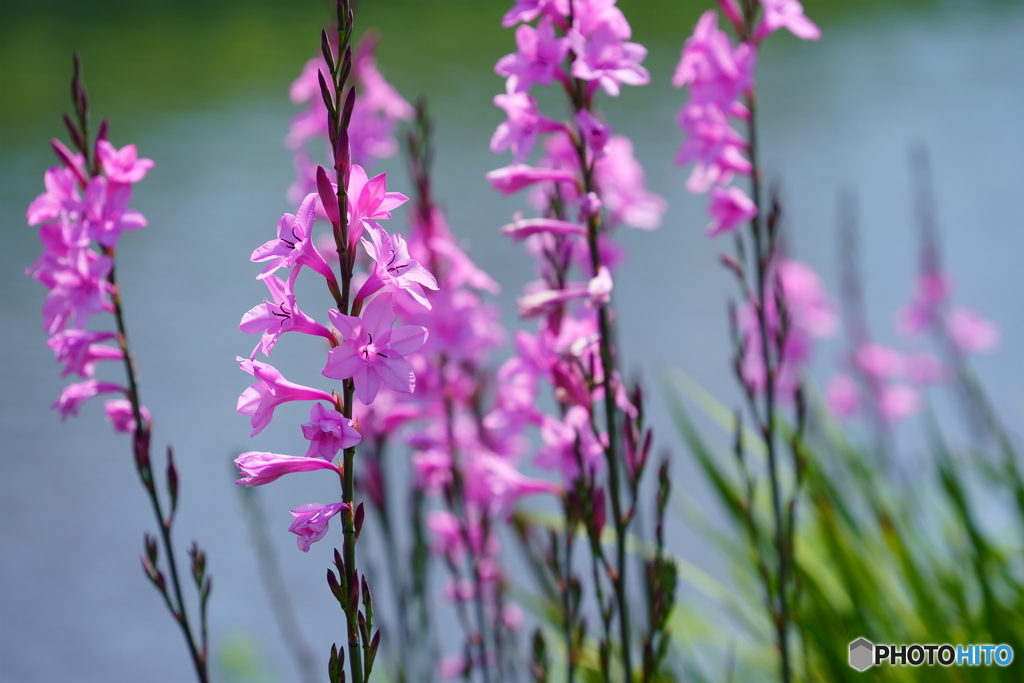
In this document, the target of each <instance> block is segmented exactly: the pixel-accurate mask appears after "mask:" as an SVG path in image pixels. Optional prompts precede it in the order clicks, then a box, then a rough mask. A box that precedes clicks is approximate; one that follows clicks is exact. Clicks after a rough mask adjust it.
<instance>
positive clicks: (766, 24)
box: [754, 0, 821, 42]
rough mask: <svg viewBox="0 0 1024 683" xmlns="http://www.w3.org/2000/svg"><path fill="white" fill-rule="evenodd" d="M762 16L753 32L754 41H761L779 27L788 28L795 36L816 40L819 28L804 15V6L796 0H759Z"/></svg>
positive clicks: (819, 34)
mask: <svg viewBox="0 0 1024 683" xmlns="http://www.w3.org/2000/svg"><path fill="white" fill-rule="evenodd" d="M761 6H762V7H764V18H763V19H762V20H761V24H760V25H759V26H758V27H757V30H756V31H755V32H754V41H755V42H761V41H762V40H764V39H765V37H766V36H768V35H769V34H771V33H774V32H775V31H778V30H779V29H780V28H785V29H789V31H790V33H792V34H793V35H794V36H796V37H797V38H801V39H803V40H818V39H819V38H821V29H819V28H818V27H817V26H816V25H815V24H814V22H813V21H811V20H810V19H808V18H807V17H805V16H804V6H803V5H801V4H800V3H799V1H798V0H761Z"/></svg>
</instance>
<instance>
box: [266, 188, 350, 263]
mask: <svg viewBox="0 0 1024 683" xmlns="http://www.w3.org/2000/svg"><path fill="white" fill-rule="evenodd" d="M318 201H320V197H319V196H318V195H317V193H315V192H312V193H310V194H308V195H306V198H305V199H304V200H302V204H301V205H300V206H299V210H298V212H297V213H296V214H295V215H292V214H290V213H286V214H284V215H283V216H281V220H279V221H278V222H277V239H274V240H270V241H269V242H266V243H264V244H263V245H261V246H259V247H257V248H256V250H255V251H253V252H252V256H251V257H250V258H249V260H250V261H254V262H257V263H260V262H263V261H270V263H268V264H267V266H266V267H265V268H264V269H263V270H262V271H261V272H260V274H259V276H258V278H259V279H263V278H265V277H267V276H269V275H270V274H272V273H274V272H275V271H277V269H278V268H291V267H293V266H308V267H310V268H312V269H313V270H315V271H316V272H318V273H320V274H321V275H323V276H324V277H325V278H327V280H328V282H332V283H334V282H337V279H336V278H335V277H334V272H333V271H332V270H331V267H330V266H328V265H327V261H325V260H324V257H323V256H322V255H321V254H320V252H319V251H317V248H316V245H315V244H314V241H313V234H312V232H313V221H314V220H315V219H316V206H317V202H318Z"/></svg>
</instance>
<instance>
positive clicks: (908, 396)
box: [875, 384, 921, 424]
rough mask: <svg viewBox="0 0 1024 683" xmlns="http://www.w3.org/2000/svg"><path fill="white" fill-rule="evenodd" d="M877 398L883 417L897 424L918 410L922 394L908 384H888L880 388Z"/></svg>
mask: <svg viewBox="0 0 1024 683" xmlns="http://www.w3.org/2000/svg"><path fill="white" fill-rule="evenodd" d="M875 400H876V401H877V402H878V412H879V414H880V415H881V416H882V419H884V420H885V421H886V422H888V423H889V424H895V423H897V422H899V421H900V420H902V419H904V418H906V417H910V416H911V415H913V414H914V413H916V412H917V409H918V406H919V405H920V403H921V396H920V394H918V393H917V391H915V390H914V389H913V388H911V387H909V386H907V385H906V384H886V385H884V386H883V387H881V388H880V389H879V390H878V395H877V396H876V397H875Z"/></svg>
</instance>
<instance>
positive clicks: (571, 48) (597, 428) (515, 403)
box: [485, 0, 674, 676]
mask: <svg viewBox="0 0 1024 683" xmlns="http://www.w3.org/2000/svg"><path fill="white" fill-rule="evenodd" d="M529 22H535V24H533V25H531V23H529ZM503 23H504V25H505V26H513V25H516V24H519V26H518V27H517V28H516V36H515V37H516V46H517V48H518V49H517V51H516V52H514V53H512V54H509V55H507V56H505V57H502V58H501V59H500V60H498V63H497V64H496V66H495V72H496V73H497V74H498V75H500V76H503V77H505V79H506V81H505V93H504V94H500V95H497V96H496V97H495V98H494V103H495V105H497V106H498V107H500V108H501V109H503V110H504V111H505V113H506V114H507V120H506V121H504V122H503V123H501V124H500V125H499V126H498V128H497V130H496V131H495V133H494V136H493V137H492V139H491V149H492V151H494V152H503V151H505V150H509V151H511V153H512V164H511V165H509V166H506V167H504V168H500V169H497V170H495V171H491V172H490V173H488V174H487V178H488V180H489V181H490V182H491V185H492V186H493V187H494V188H495V189H496V190H499V191H500V192H502V193H504V194H512V193H515V192H518V191H520V190H523V189H527V188H529V190H530V192H529V200H530V202H531V203H532V205H533V206H534V207H535V208H536V209H537V211H538V212H539V213H540V215H539V216H538V217H536V218H523V217H522V215H520V214H517V215H516V216H515V217H514V218H513V221H512V222H511V223H510V224H508V225H506V226H504V227H503V228H502V232H503V233H504V234H506V235H507V236H509V237H511V238H512V239H513V240H515V241H517V242H523V243H525V246H526V248H527V250H528V251H529V253H530V254H531V255H532V256H533V257H534V258H535V259H536V260H537V262H538V274H539V279H538V280H537V281H535V282H533V283H530V284H529V285H527V287H526V290H525V292H524V293H523V296H521V297H520V298H519V300H518V304H519V314H520V317H522V318H524V319H537V320H538V327H537V329H536V331H534V332H529V331H526V330H520V331H519V332H517V333H516V337H515V343H516V344H515V345H516V349H515V350H516V353H515V355H514V356H513V357H512V358H510V359H509V360H508V361H506V362H505V363H504V364H503V365H502V366H501V368H500V369H499V370H498V387H497V397H496V405H495V407H494V408H493V409H492V410H491V411H490V412H489V413H488V414H487V416H486V418H485V424H486V425H490V426H493V427H494V428H501V429H505V430H510V431H512V432H514V433H521V432H523V431H524V430H525V429H526V428H534V429H536V430H537V431H538V432H539V435H540V439H541V443H542V446H541V448H540V450H539V451H538V452H537V454H536V457H535V459H534V464H535V465H537V466H539V467H541V468H542V469H546V470H549V471H554V472H556V473H557V474H558V476H559V478H560V480H561V488H562V490H563V491H564V494H563V496H562V503H563V508H564V513H565V518H566V523H567V525H566V530H565V532H564V537H563V538H561V539H560V540H557V541H554V540H553V541H552V544H553V546H554V545H555V544H557V545H558V547H559V548H562V549H561V550H559V549H558V548H555V547H550V548H547V549H545V550H544V551H543V552H540V553H538V555H544V556H545V557H543V558H540V557H538V562H537V564H538V565H540V566H546V567H549V568H550V567H555V568H558V569H557V570H556V574H557V575H555V576H553V577H552V579H553V581H554V583H555V584H557V585H560V586H562V588H561V589H560V590H562V591H563V592H564V595H563V599H562V601H561V602H562V605H563V610H564V613H563V614H562V615H561V619H562V620H563V621H564V629H565V632H566V633H567V634H568V635H567V642H566V646H567V648H568V658H569V659H570V660H573V659H575V658H577V657H578V656H579V652H580V647H581V646H582V639H583V637H584V635H583V633H584V627H583V624H582V622H581V621H580V617H579V600H580V594H579V591H578V590H575V591H574V589H572V588H571V586H573V585H577V586H578V580H577V578H576V576H575V574H574V573H573V572H574V570H573V569H572V568H571V566H570V564H569V563H568V562H569V561H568V560H567V561H566V562H567V563H566V564H560V563H559V562H558V561H552V558H557V557H559V556H562V555H568V556H570V557H571V555H572V552H571V548H572V544H573V537H574V536H575V535H576V528H577V527H578V526H583V527H584V529H585V530H586V536H587V538H588V539H589V546H590V551H591V557H592V561H593V562H594V566H595V570H594V571H595V575H596V572H597V569H596V567H599V566H603V567H605V568H606V569H607V570H608V574H607V575H608V577H610V578H609V584H610V585H609V586H608V590H610V591H612V593H613V594H614V595H615V596H616V598H615V600H616V601H617V602H616V605H617V609H608V610H606V609H605V606H604V600H603V598H601V597H600V596H601V595H602V590H603V588H602V587H601V586H600V585H599V586H595V587H594V589H595V591H597V593H596V595H597V598H598V602H599V603H600V604H601V605H602V614H601V616H602V625H603V629H604V630H603V633H602V638H601V643H602V651H603V652H604V654H603V655H602V657H604V658H605V659H604V660H603V662H602V666H605V667H607V666H608V661H607V659H606V658H607V656H608V652H609V649H610V648H611V647H612V646H611V643H612V638H613V635H612V633H611V631H612V623H613V621H618V624H619V629H620V630H619V634H618V636H616V640H617V641H618V644H617V645H616V646H615V647H617V648H619V650H620V651H621V656H622V658H623V661H624V663H625V665H626V667H627V670H631V664H630V662H631V657H632V654H631V652H630V650H631V649H632V647H633V645H632V637H631V635H630V628H631V627H630V619H631V616H630V612H631V611H632V610H631V609H630V606H629V604H627V602H626V600H627V599H626V592H627V589H626V586H627V581H626V578H625V572H626V566H625V562H624V546H622V541H621V540H620V542H618V544H617V547H616V549H615V551H614V552H612V551H607V550H605V549H604V548H603V545H602V543H601V541H600V537H601V533H602V530H603V528H604V525H605V523H606V522H610V523H611V524H612V526H613V527H614V530H615V531H616V533H617V535H618V538H619V539H623V538H624V537H625V535H626V529H627V527H628V525H629V523H630V520H631V519H632V518H633V516H634V514H635V512H636V501H637V491H638V487H639V481H640V477H641V475H642V473H643V470H644V466H645V464H646V462H647V456H648V453H649V449H650V444H651V439H650V430H645V429H644V428H643V426H642V425H643V421H642V411H641V406H640V404H641V399H640V396H641V394H640V391H639V389H637V390H636V391H635V392H632V393H630V392H628V391H627V389H626V387H625V384H624V382H623V381H622V379H621V378H620V376H619V373H618V371H617V370H616V359H615V355H616V349H615V347H614V345H613V343H612V336H613V335H612V327H613V325H614V323H615V319H614V312H613V310H612V308H611V306H610V303H611V293H612V289H613V285H614V272H615V269H616V267H617V266H618V265H619V263H620V262H621V261H622V251H621V249H620V248H619V247H618V246H617V245H616V244H615V242H614V241H613V240H612V230H613V229H614V228H615V227H616V226H618V225H626V226H630V227H634V228H639V229H644V230H650V229H654V228H657V227H658V226H659V225H660V222H661V216H662V214H663V213H664V211H665V202H664V200H662V199H661V198H660V197H658V196H657V195H655V194H653V193H651V192H650V191H648V190H647V188H646V185H645V179H644V171H643V168H642V167H641V165H640V164H639V162H637V160H636V159H635V158H634V156H633V145H632V143H631V141H630V140H629V139H628V138H626V137H624V136H621V135H613V132H612V128H611V126H610V125H608V124H607V123H606V122H605V121H604V119H603V118H602V117H601V115H600V113H599V112H598V111H597V109H596V108H595V99H596V95H597V93H598V92H599V91H603V92H604V93H605V94H606V95H609V96H612V97H616V96H618V95H619V94H620V92H621V86H622V85H644V84H646V83H648V82H649V80H650V76H649V74H648V72H647V70H646V69H645V68H644V67H643V66H642V62H643V60H644V58H645V56H646V53H647V50H646V49H645V48H644V47H643V46H642V45H640V44H639V43H635V42H630V40H629V39H630V37H631V34H632V29H631V27H630V25H629V22H628V21H627V20H626V17H625V16H624V15H623V13H622V11H621V10H620V9H619V8H618V7H616V4H615V1H614V0H562V1H559V0H554V1H550V0H549V1H545V0H517V2H516V4H515V6H514V7H513V8H512V9H511V10H510V11H509V12H508V13H507V14H506V15H505V17H504V20H503ZM535 85H541V86H551V85H555V86H560V87H561V89H562V90H564V92H565V95H566V98H567V100H568V103H569V105H570V112H571V114H572V116H571V118H570V119H569V120H567V121H557V120H553V119H551V118H548V117H546V116H544V115H543V114H542V113H541V112H540V109H539V107H538V104H537V101H536V100H535V99H534V98H533V97H532V96H531V95H530V91H531V89H532V88H533V87H534V86H535ZM541 140H542V143H541V145H540V147H541V148H542V150H543V153H542V155H541V156H540V158H539V160H538V161H537V162H536V164H535V165H531V164H529V163H527V162H528V159H529V158H530V156H531V154H532V153H533V150H534V148H535V147H536V146H537V142H538V141H541ZM544 386H547V387H550V390H551V392H552V394H553V397H554V399H555V404H556V406H557V409H556V410H555V411H554V413H548V412H545V411H544V410H542V409H541V407H540V406H541V405H543V402H544V401H543V399H542V396H543V393H542V388H543V387H544ZM627 496H629V497H630V498H629V501H628V502H627V499H626V498H627ZM608 500H610V508H611V509H610V512H609V513H606V510H608V508H609V505H608V503H607V502H606V501H608ZM659 554H660V553H659ZM659 566H660V565H659ZM672 585H673V587H674V583H673V584H672ZM648 635H649V636H650V637H652V638H653V637H655V636H654V635H653V634H651V633H649V634H648ZM655 660H656V658H654V657H653V655H652V656H651V658H650V659H649V660H648V661H647V663H645V667H651V666H655ZM646 670H647V669H646V668H645V671H646ZM570 671H571V669H570ZM570 676H572V673H570Z"/></svg>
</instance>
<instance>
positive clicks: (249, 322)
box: [238, 270, 334, 357]
mask: <svg viewBox="0 0 1024 683" xmlns="http://www.w3.org/2000/svg"><path fill="white" fill-rule="evenodd" d="M297 275H298V270H294V271H292V274H291V276H290V277H289V278H288V279H287V280H281V279H280V278H279V277H277V276H276V275H268V276H266V277H265V278H263V282H264V283H266V285H267V288H268V289H269V290H270V297H271V301H267V300H266V299H264V300H263V303H262V304H258V305H256V306H253V307H252V308H250V309H249V310H248V311H246V313H245V315H243V316H242V322H241V323H240V324H239V325H238V329H240V330H241V331H242V332H245V333H246V334H255V333H256V332H262V333H263V336H262V338H261V339H260V343H259V344H257V345H256V348H254V349H253V350H252V357H254V356H255V355H256V351H257V350H260V349H262V351H263V355H265V356H270V352H271V351H272V350H273V349H274V345H276V344H277V340H278V339H280V338H281V335H282V334H284V333H285V332H302V333H303V334H310V335H315V336H319V337H323V338H324V339H327V340H328V341H330V340H333V339H334V336H333V335H332V334H331V331H330V330H328V329H327V328H326V327H324V326H323V325H321V324H320V323H318V322H317V321H315V320H313V319H312V318H310V317H309V316H308V315H306V314H305V313H303V312H302V311H301V310H300V309H299V305H298V303H296V301H295V278H296V276H297Z"/></svg>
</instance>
